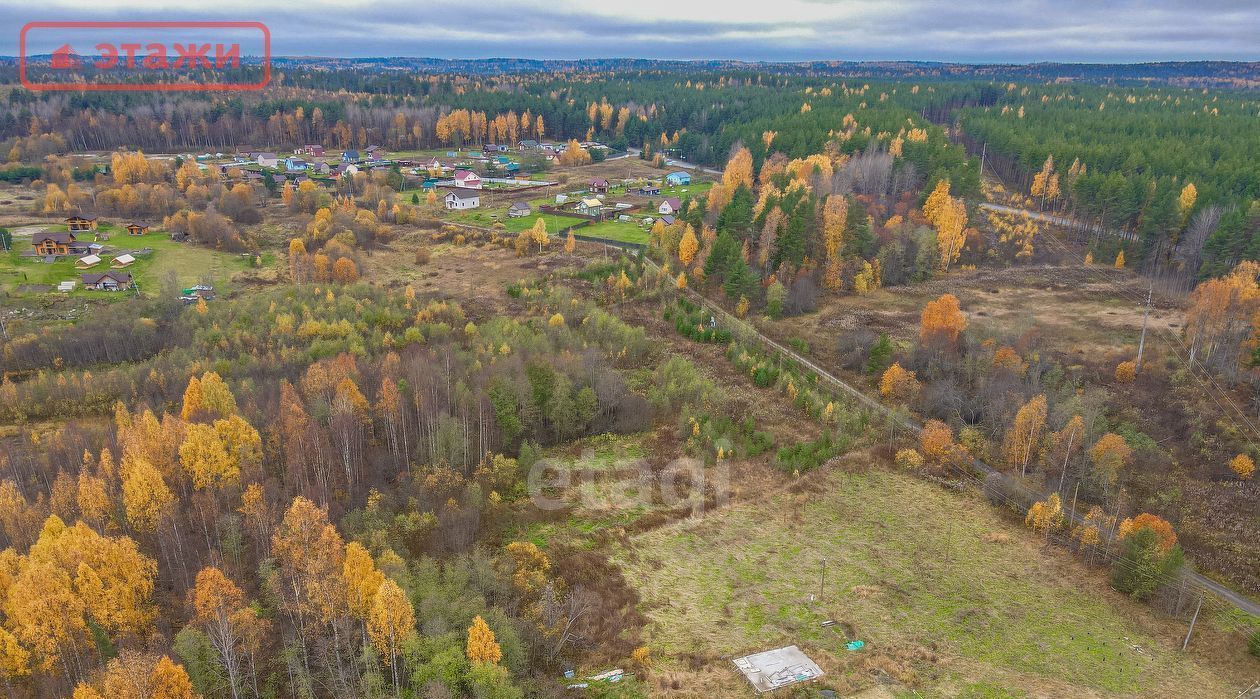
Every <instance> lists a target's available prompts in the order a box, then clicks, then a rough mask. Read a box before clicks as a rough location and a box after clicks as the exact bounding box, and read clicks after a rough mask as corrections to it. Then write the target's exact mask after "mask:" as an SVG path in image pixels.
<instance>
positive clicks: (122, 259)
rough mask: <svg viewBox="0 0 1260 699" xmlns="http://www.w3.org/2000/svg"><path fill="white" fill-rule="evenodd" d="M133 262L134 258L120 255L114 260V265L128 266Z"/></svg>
mask: <svg viewBox="0 0 1260 699" xmlns="http://www.w3.org/2000/svg"><path fill="white" fill-rule="evenodd" d="M135 261H136V258H135V257H133V256H131V255H128V254H122V255H119V256H118V257H115V258H114V264H116V265H129V264H131V263H132V262H135Z"/></svg>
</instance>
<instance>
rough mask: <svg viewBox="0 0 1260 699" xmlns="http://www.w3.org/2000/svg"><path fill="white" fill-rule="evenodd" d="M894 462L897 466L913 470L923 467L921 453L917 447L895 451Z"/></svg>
mask: <svg viewBox="0 0 1260 699" xmlns="http://www.w3.org/2000/svg"><path fill="white" fill-rule="evenodd" d="M894 462H895V463H896V464H897V467H898V468H904V469H906V470H909V471H913V470H917V469H920V468H923V455H922V454H920V453H919V451H918V450H917V449H901V450H899V451H898V452H897V456H896V458H895V459H894Z"/></svg>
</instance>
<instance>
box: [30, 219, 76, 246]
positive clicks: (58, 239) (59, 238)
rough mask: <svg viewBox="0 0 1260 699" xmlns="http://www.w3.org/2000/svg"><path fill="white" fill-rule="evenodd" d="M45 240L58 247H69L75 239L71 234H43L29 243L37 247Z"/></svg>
mask: <svg viewBox="0 0 1260 699" xmlns="http://www.w3.org/2000/svg"><path fill="white" fill-rule="evenodd" d="M67 220H69V219H67ZM45 240H51V241H53V242H54V243H57V244H58V245H69V244H70V243H73V242H74V240H75V238H74V234H73V233H44V234H42V235H40V236H39V237H37V238H35V239H34V240H32V241H31V242H32V244H34V245H39V244H40V243H42V242H44V241H45Z"/></svg>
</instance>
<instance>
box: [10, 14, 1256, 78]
mask: <svg viewBox="0 0 1260 699" xmlns="http://www.w3.org/2000/svg"><path fill="white" fill-rule="evenodd" d="M105 19H109V20H143V19H150V20H153V19H200V20H256V21H262V22H265V23H267V24H268V26H269V27H270V28H271V33H272V42H273V47H272V49H273V53H274V54H276V55H319V56H355V57H362V56H423V57H437V58H487V57H501V56H510V57H521V58H612V57H633V58H678V59H701V58H719V59H744V60H810V59H818V60H890V59H903V60H937V61H960V62H973V63H984V62H1021V63H1022V62H1033V61H1075V62H1135V61H1154V60H1200V59H1221V60H1241V61H1257V60H1260V0H1054V1H1045V0H953V1H950V2H938V1H936V0H758V1H757V2H751V1H749V0H726V1H725V2H717V1H712V0H687V1H680V0H507V1H505V2H498V1H496V0H462V1H460V0H420V1H418V2H417V1H414V0H412V1H404V0H387V1H385V2H367V1H361V0H204V1H203V2H188V1H187V0H185V1H184V2H171V1H170V0H41V1H40V2H28V1H17V0H0V26H4V27H8V28H11V29H10V30H9V31H6V32H5V33H4V36H3V37H0V53H2V54H4V55H16V54H17V50H18V49H17V33H18V29H19V28H20V27H21V26H22V25H23V24H25V23H26V22H29V21H34V20H53V21H56V20H105Z"/></svg>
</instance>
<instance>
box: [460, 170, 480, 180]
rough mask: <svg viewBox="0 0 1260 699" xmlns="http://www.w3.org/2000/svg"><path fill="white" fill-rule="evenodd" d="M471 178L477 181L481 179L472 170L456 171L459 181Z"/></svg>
mask: <svg viewBox="0 0 1260 699" xmlns="http://www.w3.org/2000/svg"><path fill="white" fill-rule="evenodd" d="M469 177H475V178H477V179H481V176H480V175H478V174H477V173H475V172H473V171H472V170H456V171H455V179H457V180H466V179H468V178H469Z"/></svg>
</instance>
